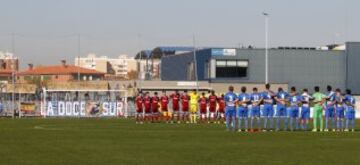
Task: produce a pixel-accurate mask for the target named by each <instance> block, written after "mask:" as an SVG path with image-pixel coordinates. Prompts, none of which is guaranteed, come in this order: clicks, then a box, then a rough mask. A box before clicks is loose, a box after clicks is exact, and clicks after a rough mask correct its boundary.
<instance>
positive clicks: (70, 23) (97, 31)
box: [0, 0, 360, 68]
mask: <svg viewBox="0 0 360 165" xmlns="http://www.w3.org/2000/svg"><path fill="white" fill-rule="evenodd" d="M359 6H360V1H358V0H316V1H314V0H301V1H300V0H296V1H295V0H246V1H245V0H60V1H59V0H0V8H1V9H0V22H1V23H0V50H3V51H6V50H8V51H14V52H15V54H16V55H17V56H18V57H19V58H20V63H21V66H22V68H24V67H26V66H27V64H28V63H33V64H34V65H50V64H58V63H60V60H63V59H65V60H67V61H68V63H74V58H75V57H76V56H78V54H79V50H80V54H81V56H85V55H87V54H88V53H95V54H97V55H106V56H109V57H117V56H119V55H121V54H128V55H130V56H134V55H135V54H136V53H137V52H138V51H139V50H140V49H153V48H154V47H156V46H192V45H193V36H195V45H196V46H198V47H211V46H214V47H239V46H242V45H243V46H248V45H253V46H255V47H264V45H265V41H264V40H265V39H264V38H265V27H264V25H265V21H264V16H262V14H261V13H262V12H264V11H265V12H267V13H269V14H270V18H269V44H270V46H271V47H278V46H311V47H313V46H319V45H326V44H332V43H344V42H345V41H360V31H359V30H358V29H360V21H359V16H360V10H358V7H359ZM12 36H13V37H12ZM79 36H80V37H79ZM12 38H13V40H12ZM79 38H80V42H79ZM79 43H80V44H79ZM79 46H80V48H79Z"/></svg>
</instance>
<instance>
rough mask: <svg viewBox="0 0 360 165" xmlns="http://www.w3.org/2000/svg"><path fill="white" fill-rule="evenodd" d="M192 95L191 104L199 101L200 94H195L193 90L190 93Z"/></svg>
mask: <svg viewBox="0 0 360 165" xmlns="http://www.w3.org/2000/svg"><path fill="white" fill-rule="evenodd" d="M189 96H190V104H197V103H198V101H199V95H198V94H195V92H191V93H190V94H189Z"/></svg>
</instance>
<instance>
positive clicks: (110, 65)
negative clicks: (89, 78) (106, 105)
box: [75, 54, 136, 79]
mask: <svg viewBox="0 0 360 165" xmlns="http://www.w3.org/2000/svg"><path fill="white" fill-rule="evenodd" d="M75 65H76V66H80V67H84V68H88V69H95V70H97V71H99V72H104V73H106V74H107V77H115V78H123V79H127V78H128V72H130V71H132V70H136V61H135V60H134V59H133V58H129V57H128V56H127V55H120V56H119V57H118V58H109V57H107V56H100V57H97V56H96V55H95V54H89V55H88V56H87V57H80V58H75Z"/></svg>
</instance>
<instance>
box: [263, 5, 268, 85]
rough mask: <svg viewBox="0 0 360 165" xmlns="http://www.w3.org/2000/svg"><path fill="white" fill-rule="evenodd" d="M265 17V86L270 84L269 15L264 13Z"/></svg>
mask: <svg viewBox="0 0 360 165" xmlns="http://www.w3.org/2000/svg"><path fill="white" fill-rule="evenodd" d="M262 14H263V15H264V17H265V84H267V83H269V50H268V47H269V45H268V39H269V38H268V32H269V14H268V13H265V12H263V13H262Z"/></svg>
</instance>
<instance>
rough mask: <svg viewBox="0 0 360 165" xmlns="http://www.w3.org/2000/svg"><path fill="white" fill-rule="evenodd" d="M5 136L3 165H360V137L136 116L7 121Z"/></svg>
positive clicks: (1, 124)
mask: <svg viewBox="0 0 360 165" xmlns="http://www.w3.org/2000/svg"><path fill="white" fill-rule="evenodd" d="M358 123H359V122H358ZM357 128H358V129H359V128H360V125H359V124H358V125H357ZM0 138H1V140H0V164H4V165H5V164H6V165H10V164H29V165H30V164H33V165H52V164H59V165H70V164H79V165H80V164H85V165H93V164H94V165H102V164H104V165H108V164H117V165H118V164H154V165H162V164H163V165H170V164H204V165H210V164H262V165H264V164H347V165H349V164H358V162H360V156H359V155H360V132H355V133H351V132H349V133H338V132H329V133H319V132H318V133H312V132H266V133H262V132H258V133H234V132H226V131H225V126H224V125H217V124H210V125H209V124H204V125H201V124H200V125H189V124H144V125H136V124H135V122H134V121H133V120H130V119H129V120H126V119H0Z"/></svg>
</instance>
